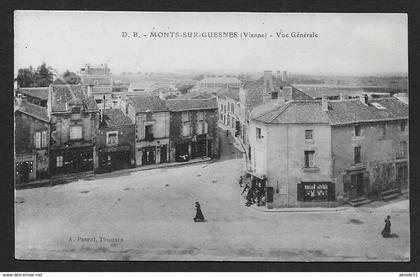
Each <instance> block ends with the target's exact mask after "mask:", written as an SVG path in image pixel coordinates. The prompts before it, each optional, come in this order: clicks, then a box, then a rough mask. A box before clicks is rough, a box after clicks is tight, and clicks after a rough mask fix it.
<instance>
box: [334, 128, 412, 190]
mask: <svg viewBox="0 0 420 277" xmlns="http://www.w3.org/2000/svg"><path fill="white" fill-rule="evenodd" d="M354 126H355V125H346V126H334V127H333V128H332V141H333V144H332V151H333V159H334V176H335V182H336V183H337V184H340V186H339V187H340V188H343V191H342V192H341V193H342V194H343V195H344V197H345V198H348V197H349V194H348V192H347V191H345V192H344V184H343V183H344V181H345V179H346V180H347V182H348V178H347V177H345V176H346V175H347V173H348V171H349V170H357V169H358V168H360V169H362V170H365V171H366V175H367V177H368V181H369V184H366V189H367V194H368V195H367V196H369V194H371V193H372V192H373V193H375V191H377V190H381V187H382V188H386V187H387V186H388V185H392V184H391V183H392V182H395V181H396V170H395V164H396V162H406V161H407V159H397V158H398V156H399V146H400V141H407V143H408V132H404V133H401V132H400V121H392V122H388V123H386V129H385V134H384V133H383V127H382V126H383V125H382V124H381V123H370V124H361V125H360V126H361V135H360V137H355V136H354ZM407 130H408V127H407ZM355 146H361V158H362V164H361V165H359V166H355V165H354V153H353V151H354V147H355ZM407 153H408V149H407Z"/></svg>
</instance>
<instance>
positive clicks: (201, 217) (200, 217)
mask: <svg viewBox="0 0 420 277" xmlns="http://www.w3.org/2000/svg"><path fill="white" fill-rule="evenodd" d="M195 208H196V210H197V212H196V214H195V217H194V221H195V222H203V221H204V215H203V212H202V211H201V207H200V203H198V202H195Z"/></svg>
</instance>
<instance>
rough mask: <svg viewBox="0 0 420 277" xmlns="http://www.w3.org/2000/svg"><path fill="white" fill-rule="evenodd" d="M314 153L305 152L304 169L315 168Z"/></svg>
mask: <svg viewBox="0 0 420 277" xmlns="http://www.w3.org/2000/svg"><path fill="white" fill-rule="evenodd" d="M314 156H315V151H305V167H306V168H308V167H315V161H314Z"/></svg>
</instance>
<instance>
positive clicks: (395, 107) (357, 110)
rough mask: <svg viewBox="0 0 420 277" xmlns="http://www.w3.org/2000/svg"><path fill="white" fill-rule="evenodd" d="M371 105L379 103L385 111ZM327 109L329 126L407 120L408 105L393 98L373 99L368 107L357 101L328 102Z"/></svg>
mask: <svg viewBox="0 0 420 277" xmlns="http://www.w3.org/2000/svg"><path fill="white" fill-rule="evenodd" d="M372 103H379V104H380V105H381V106H383V107H384V108H385V109H378V108H376V107H375V106H373V105H372ZM329 107H330V108H329V110H328V115H329V117H330V120H331V125H338V124H348V123H354V122H369V121H388V120H395V119H403V118H404V119H405V118H408V105H407V104H405V103H403V102H401V101H400V100H398V99H397V98H395V97H388V98H380V99H374V100H371V101H369V105H368V106H366V105H365V104H363V103H362V102H361V101H360V100H357V99H356V100H345V101H330V102H329Z"/></svg>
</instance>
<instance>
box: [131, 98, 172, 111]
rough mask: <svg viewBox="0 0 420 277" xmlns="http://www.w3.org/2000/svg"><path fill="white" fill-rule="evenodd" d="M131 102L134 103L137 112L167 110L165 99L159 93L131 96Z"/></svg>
mask: <svg viewBox="0 0 420 277" xmlns="http://www.w3.org/2000/svg"><path fill="white" fill-rule="evenodd" d="M129 99H130V100H129V101H130V102H131V103H133V105H134V108H135V110H136V112H146V111H152V112H159V111H160V112H161V111H167V110H168V108H167V107H166V104H165V101H164V100H162V99H160V97H159V96H158V95H154V96H150V95H149V96H131V97H130V98H129Z"/></svg>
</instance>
